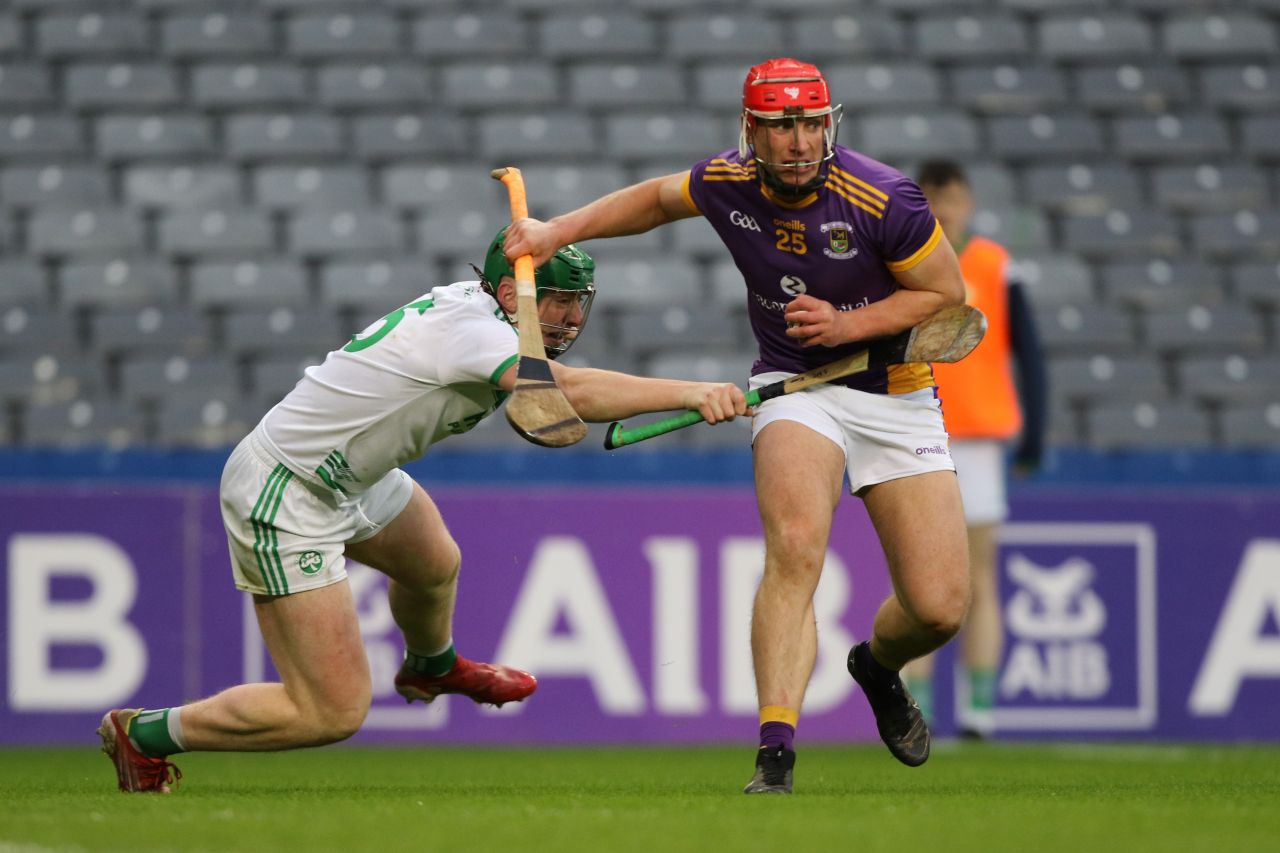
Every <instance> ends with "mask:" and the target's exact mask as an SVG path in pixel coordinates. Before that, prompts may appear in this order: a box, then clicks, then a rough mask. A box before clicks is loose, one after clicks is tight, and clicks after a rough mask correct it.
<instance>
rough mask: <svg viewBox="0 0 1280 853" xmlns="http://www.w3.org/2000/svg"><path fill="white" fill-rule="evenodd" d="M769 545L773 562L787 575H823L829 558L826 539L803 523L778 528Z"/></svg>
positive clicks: (810, 525) (774, 531) (821, 533)
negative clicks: (823, 564) (792, 573)
mask: <svg viewBox="0 0 1280 853" xmlns="http://www.w3.org/2000/svg"><path fill="white" fill-rule="evenodd" d="M766 544H767V547H768V551H769V556H770V558H771V559H770V562H771V563H773V564H775V565H776V566H777V567H778V568H779V569H781V570H783V571H787V572H796V573H801V574H804V575H808V574H811V573H813V572H816V571H820V570H821V569H822V563H823V560H824V558H825V557H826V536H825V535H823V532H822V531H821V530H818V529H816V528H815V526H814V525H812V524H810V523H808V522H807V521H805V520H804V519H796V520H794V521H791V522H788V523H786V524H782V525H778V526H777V527H776V529H775V530H773V531H772V534H771V535H770V536H769V538H768V541H767V543H766Z"/></svg>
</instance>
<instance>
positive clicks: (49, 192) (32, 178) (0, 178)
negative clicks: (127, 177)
mask: <svg viewBox="0 0 1280 853" xmlns="http://www.w3.org/2000/svg"><path fill="white" fill-rule="evenodd" d="M110 199H111V189H110V182H109V181H108V179H107V172H106V170H105V169H103V168H102V167H101V166H99V165H97V164H89V163H67V164H56V165H43V166H10V167H8V168H6V169H5V170H4V171H3V172H0V202H2V203H3V204H4V205H6V206H8V207H40V206H70V207H85V206H90V207H97V206H100V205H105V204H107V203H108V202H109V201H110Z"/></svg>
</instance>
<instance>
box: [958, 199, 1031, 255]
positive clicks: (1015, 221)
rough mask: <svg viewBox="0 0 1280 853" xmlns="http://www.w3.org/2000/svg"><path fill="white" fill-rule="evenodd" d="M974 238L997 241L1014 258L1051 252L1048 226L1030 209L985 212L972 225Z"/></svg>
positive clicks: (975, 215)
mask: <svg viewBox="0 0 1280 853" xmlns="http://www.w3.org/2000/svg"><path fill="white" fill-rule="evenodd" d="M970 225H971V227H972V228H973V232H974V233H975V234H980V235H982V236H983V237H987V238H990V239H992V240H995V241H996V242H997V243H999V244H1001V245H1002V246H1004V247H1005V248H1007V249H1010V250H1012V251H1013V252H1014V253H1015V254H1016V253H1018V252H1024V251H1044V250H1046V249H1048V248H1049V246H1050V244H1051V241H1050V239H1049V222H1048V220H1047V219H1046V218H1045V216H1044V214H1042V213H1041V212H1040V211H1039V210H1038V209H1036V208H1034V207H1028V206H1025V205H1023V206H1017V207H1005V208H998V209H993V208H982V209H979V210H978V211H977V212H975V213H974V215H973V219H972V220H971V221H970Z"/></svg>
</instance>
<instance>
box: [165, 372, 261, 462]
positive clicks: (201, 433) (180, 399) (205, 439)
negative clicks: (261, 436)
mask: <svg viewBox="0 0 1280 853" xmlns="http://www.w3.org/2000/svg"><path fill="white" fill-rule="evenodd" d="M265 413H266V410H265V409H263V408H262V407H261V406H260V405H259V404H257V403H251V402H249V401H247V400H245V399H243V398H242V397H241V396H240V395H239V394H238V393H235V392H222V391H219V390H217V389H206V388H203V387H199V386H191V387H188V388H183V389H179V390H174V391H172V392H170V393H169V394H167V395H165V397H164V398H163V399H162V400H161V401H160V402H159V404H158V409H157V412H156V440H157V443H159V444H160V445H162V446H165V447H190V448H205V449H213V448H226V447H230V446H232V445H234V444H236V443H237V442H238V441H240V439H242V438H244V437H245V436H246V435H248V434H249V432H250V431H251V430H252V429H253V428H254V426H256V425H257V423H258V421H259V420H260V419H261V417H262V415H263V414H265Z"/></svg>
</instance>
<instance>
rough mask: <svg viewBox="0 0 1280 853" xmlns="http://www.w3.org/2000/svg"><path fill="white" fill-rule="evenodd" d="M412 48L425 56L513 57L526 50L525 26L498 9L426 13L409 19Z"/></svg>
mask: <svg viewBox="0 0 1280 853" xmlns="http://www.w3.org/2000/svg"><path fill="white" fill-rule="evenodd" d="M412 37H413V51H414V53H416V54H419V55H421V56H424V57H426V58H428V59H432V60H437V59H444V60H453V59H457V58H459V57H461V58H465V59H474V58H475V57H478V56H494V57H499V56H516V55H520V54H523V53H524V52H526V51H528V49H529V44H530V38H529V32H528V27H527V25H526V24H525V22H524V20H523V19H522V18H520V17H519V16H517V15H508V14H505V13H503V12H501V11H493V12H489V11H478V12H473V11H470V10H468V11H465V12H447V13H442V14H427V15H423V16H421V17H418V18H416V19H415V20H414V22H413V30H412Z"/></svg>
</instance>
